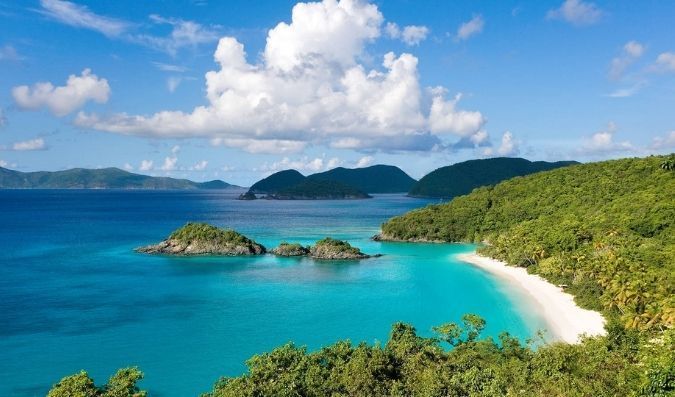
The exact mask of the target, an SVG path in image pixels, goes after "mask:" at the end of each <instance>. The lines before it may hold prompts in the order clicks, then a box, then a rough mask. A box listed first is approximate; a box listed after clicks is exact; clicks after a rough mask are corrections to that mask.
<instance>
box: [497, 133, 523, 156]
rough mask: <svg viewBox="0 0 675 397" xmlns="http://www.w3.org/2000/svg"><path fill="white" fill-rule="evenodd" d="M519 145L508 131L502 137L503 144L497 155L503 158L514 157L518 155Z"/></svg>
mask: <svg viewBox="0 0 675 397" xmlns="http://www.w3.org/2000/svg"><path fill="white" fill-rule="evenodd" d="M518 151H519V150H518V143H517V142H516V141H515V139H514V138H513V134H512V133H511V132H510V131H506V132H505V133H504V135H502V142H501V144H500V145H499V148H498V149H497V153H499V154H500V155H502V156H514V155H516V154H518Z"/></svg>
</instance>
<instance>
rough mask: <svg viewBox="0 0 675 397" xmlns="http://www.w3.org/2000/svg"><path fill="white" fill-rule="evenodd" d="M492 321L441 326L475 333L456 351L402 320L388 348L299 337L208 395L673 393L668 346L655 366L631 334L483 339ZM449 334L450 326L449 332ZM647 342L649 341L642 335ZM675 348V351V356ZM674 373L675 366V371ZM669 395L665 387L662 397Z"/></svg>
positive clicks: (471, 319) (476, 319)
mask: <svg viewBox="0 0 675 397" xmlns="http://www.w3.org/2000/svg"><path fill="white" fill-rule="evenodd" d="M484 325H485V322H484V320H483V319H481V318H480V317H478V316H476V315H472V314H468V315H465V316H464V317H463V322H462V324H453V323H451V324H446V325H443V326H441V327H437V328H436V329H437V330H442V332H441V333H442V334H443V335H452V336H451V338H453V339H456V338H457V337H458V336H459V335H464V336H465V338H464V339H463V340H462V341H461V342H460V343H456V344H454V345H455V347H454V348H452V349H450V350H446V349H443V348H442V346H441V345H440V343H441V340H444V341H445V338H444V337H442V338H441V339H436V338H423V337H420V336H418V335H417V332H416V330H415V328H414V327H412V326H410V325H408V324H404V323H397V324H394V326H393V327H392V331H391V334H390V339H389V341H388V342H387V344H386V345H385V346H380V345H374V346H369V345H365V344H359V345H356V346H354V345H352V344H351V343H350V342H349V341H341V342H337V343H335V344H333V345H331V346H328V347H325V348H323V349H321V350H319V351H316V352H309V353H308V352H307V350H306V349H305V348H298V347H296V346H294V345H293V344H287V345H284V346H282V347H279V348H277V349H275V350H274V351H272V352H271V353H266V354H262V355H258V356H254V357H253V358H252V359H250V360H249V361H248V362H247V365H248V368H249V371H248V373H246V374H245V375H242V376H240V377H236V378H223V379H221V380H220V381H218V382H217V383H216V384H215V386H214V389H213V391H211V392H210V393H207V394H204V397H226V396H317V397H318V396H401V397H402V396H439V397H440V396H451V397H452V396H457V397H459V396H486V397H487V396H490V397H492V396H618V395H621V396H638V395H641V394H640V393H645V392H646V390H647V389H648V388H649V387H653V389H650V390H649V391H648V393H651V394H644V395H666V394H664V393H668V392H670V391H672V387H671V386H672V384H671V383H669V382H672V377H671V375H672V370H670V369H669V368H668V367H665V366H664V365H663V364H664V362H665V361H666V360H668V359H669V357H671V356H669V355H668V354H667V353H664V352H663V351H661V352H655V357H654V358H653V361H654V362H656V364H655V365H654V367H653V369H652V367H648V368H647V369H646V370H645V368H643V364H642V363H640V359H641V357H642V356H641V354H642V353H641V352H639V351H637V350H631V349H629V348H626V344H629V343H630V344H632V343H634V341H632V340H627V339H626V338H615V339H614V340H613V341H610V339H609V338H595V339H588V340H586V341H585V342H584V343H583V344H581V345H568V344H562V343H556V344H552V345H545V346H540V347H539V348H537V349H533V348H531V347H530V346H527V345H522V344H521V343H520V342H519V341H518V340H517V339H515V338H513V337H511V336H510V335H508V334H502V335H500V337H499V340H498V341H494V340H493V339H491V338H488V339H479V338H478V336H479V334H480V331H481V330H482V327H483V326H484ZM449 330H451V331H450V332H449V333H448V332H445V331H449ZM640 342H641V343H644V342H645V341H644V340H640ZM671 355H672V353H671ZM668 371H671V372H668ZM659 393H661V394H659Z"/></svg>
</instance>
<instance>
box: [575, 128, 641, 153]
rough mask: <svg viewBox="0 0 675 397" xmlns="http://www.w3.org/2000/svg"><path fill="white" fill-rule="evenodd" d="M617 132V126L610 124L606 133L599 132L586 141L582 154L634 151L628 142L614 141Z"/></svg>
mask: <svg viewBox="0 0 675 397" xmlns="http://www.w3.org/2000/svg"><path fill="white" fill-rule="evenodd" d="M616 130H617V128H616V124H614V123H612V122H610V123H609V124H608V125H607V128H606V129H605V130H604V131H598V132H596V133H595V134H593V135H592V136H591V137H590V138H587V139H585V140H584V143H583V145H582V147H581V152H582V153H588V154H594V153H608V152H620V151H628V150H634V149H635V147H634V146H633V145H632V144H631V143H630V142H628V141H623V142H615V141H614V135H615V134H616Z"/></svg>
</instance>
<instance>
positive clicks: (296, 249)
mask: <svg viewBox="0 0 675 397" xmlns="http://www.w3.org/2000/svg"><path fill="white" fill-rule="evenodd" d="M271 252H272V253H273V254H274V255H277V256H307V255H309V248H307V247H303V246H302V245H300V244H298V243H287V242H282V243H281V244H279V246H278V247H277V248H275V249H273V250H272V251H271Z"/></svg>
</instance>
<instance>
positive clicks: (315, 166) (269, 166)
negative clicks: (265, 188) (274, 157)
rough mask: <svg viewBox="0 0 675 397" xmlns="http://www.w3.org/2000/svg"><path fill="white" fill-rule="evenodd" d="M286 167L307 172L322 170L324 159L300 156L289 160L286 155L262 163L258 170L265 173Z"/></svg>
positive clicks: (285, 168)
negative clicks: (273, 160) (271, 161)
mask: <svg viewBox="0 0 675 397" xmlns="http://www.w3.org/2000/svg"><path fill="white" fill-rule="evenodd" d="M288 169H294V170H297V171H309V172H318V171H322V170H323V169H324V159H322V158H320V157H316V158H309V157H302V158H300V159H296V160H291V159H290V158H288V157H284V158H283V159H281V160H279V161H275V162H273V163H263V165H262V166H260V168H259V171H263V172H265V173H275V172H277V171H283V170H288Z"/></svg>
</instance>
